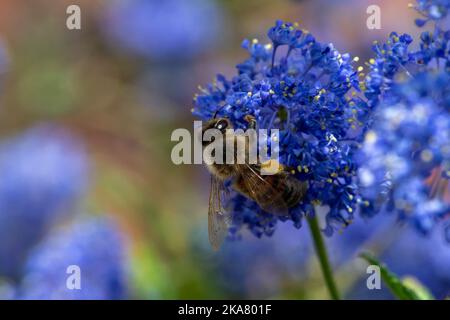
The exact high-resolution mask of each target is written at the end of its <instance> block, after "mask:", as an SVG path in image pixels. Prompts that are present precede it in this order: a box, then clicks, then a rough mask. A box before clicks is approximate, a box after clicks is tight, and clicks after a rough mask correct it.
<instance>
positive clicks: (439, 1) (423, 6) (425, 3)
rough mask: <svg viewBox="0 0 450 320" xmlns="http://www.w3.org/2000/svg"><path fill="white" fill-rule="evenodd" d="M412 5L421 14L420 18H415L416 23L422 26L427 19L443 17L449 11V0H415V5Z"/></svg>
mask: <svg viewBox="0 0 450 320" xmlns="http://www.w3.org/2000/svg"><path fill="white" fill-rule="evenodd" d="M413 7H414V8H415V9H416V10H417V12H418V13H419V14H420V15H421V16H422V18H420V19H416V21H415V22H416V25H417V26H419V27H422V26H424V25H425V24H426V23H427V22H429V21H438V20H443V19H445V18H446V17H447V15H448V12H449V11H450V1H448V0H417V5H416V6H413Z"/></svg>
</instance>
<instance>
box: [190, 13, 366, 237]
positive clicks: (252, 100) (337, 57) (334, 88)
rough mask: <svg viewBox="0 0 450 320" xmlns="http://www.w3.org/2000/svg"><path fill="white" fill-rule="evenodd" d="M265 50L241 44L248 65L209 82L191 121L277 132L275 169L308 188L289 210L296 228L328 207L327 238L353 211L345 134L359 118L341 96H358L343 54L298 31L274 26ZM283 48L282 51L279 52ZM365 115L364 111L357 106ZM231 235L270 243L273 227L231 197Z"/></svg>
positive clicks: (267, 217)
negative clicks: (245, 233)
mask: <svg viewBox="0 0 450 320" xmlns="http://www.w3.org/2000/svg"><path fill="white" fill-rule="evenodd" d="M268 35H269V38H270V39H271V40H272V43H268V44H260V43H259V41H258V40H256V39H255V40H253V41H249V40H246V41H244V42H243V47H244V48H245V49H246V50H247V51H248V52H249V58H248V59H246V60H245V61H244V62H242V63H240V64H238V65H237V70H238V73H237V75H236V76H234V77H233V78H232V79H227V78H225V77H224V76H222V75H219V76H217V79H216V81H215V82H214V83H213V84H210V85H208V86H207V88H205V89H202V92H201V93H200V94H199V95H197V96H196V97H195V99H194V100H195V108H194V114H195V115H196V116H198V117H200V118H201V119H204V120H207V119H210V118H212V117H213V115H214V114H215V113H217V114H218V115H219V116H224V117H228V118H229V119H230V121H231V122H232V123H233V125H234V127H235V128H245V127H246V122H245V120H244V117H245V116H246V115H248V114H250V115H253V116H254V117H255V118H256V120H257V123H258V126H259V128H264V129H279V130H280V141H279V145H280V161H281V163H282V164H283V165H285V166H287V167H290V168H294V169H293V171H292V175H293V176H294V177H295V178H297V179H299V180H303V181H307V182H308V184H309V191H308V195H307V197H306V198H305V199H304V200H303V202H302V203H301V204H299V205H298V206H297V207H295V208H292V209H291V210H290V214H289V217H286V218H281V219H291V220H292V221H293V222H294V224H295V225H296V226H297V227H300V225H301V219H302V217H303V216H304V215H305V214H314V205H315V204H322V205H323V206H328V207H329V212H328V214H327V222H328V224H327V228H326V231H327V232H328V233H332V231H333V229H334V225H337V226H342V225H346V224H347V223H348V220H351V219H352V216H353V209H354V207H355V206H356V197H355V186H354V184H353V176H354V174H355V168H354V163H353V160H352V154H353V151H354V148H353V144H352V143H351V142H349V140H352V138H353V137H352V133H351V132H352V131H354V130H355V129H357V127H358V126H359V124H358V121H357V114H358V112H361V110H359V109H358V107H359V105H358V104H357V103H355V102H354V101H353V100H352V98H351V97H349V94H350V93H351V92H352V91H353V90H359V82H358V75H357V72H356V71H355V70H354V68H353V66H352V63H353V61H356V60H357V59H352V58H351V57H350V55H349V54H341V53H339V52H338V51H337V50H336V49H335V48H334V46H333V45H332V44H324V43H320V42H318V41H316V40H315V39H314V37H313V36H312V35H311V34H310V33H309V32H307V31H306V30H300V29H298V28H297V26H296V25H294V24H290V23H284V22H281V21H278V22H277V23H276V25H275V26H274V27H272V28H271V29H269V32H268ZM283 46H286V48H287V50H285V51H282V47H283ZM361 106H363V107H365V106H364V105H361ZM232 206H233V208H234V212H235V214H234V227H233V228H232V231H237V230H238V229H239V227H240V226H242V225H246V226H247V227H248V228H249V229H250V230H251V231H252V232H253V233H254V234H255V235H257V236H261V235H262V234H266V235H271V234H272V232H273V229H274V226H275V224H276V221H277V220H278V218H277V217H275V216H273V215H272V214H271V213H270V212H263V211H262V210H261V209H260V208H259V207H258V206H257V204H256V203H255V202H253V201H251V200H249V199H247V198H245V197H243V196H241V195H239V194H235V195H234V197H233V200H232Z"/></svg>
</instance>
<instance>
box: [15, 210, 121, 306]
mask: <svg viewBox="0 0 450 320" xmlns="http://www.w3.org/2000/svg"><path fill="white" fill-rule="evenodd" d="M126 261H127V260H126V248H125V243H124V239H123V235H122V233H121V232H120V231H119V230H118V228H117V226H116V225H115V224H114V223H113V222H112V221H110V220H108V219H105V218H100V217H97V218H89V219H79V220H76V221H75V222H73V223H71V224H69V225H66V226H63V227H61V229H59V230H55V231H54V232H53V233H52V234H50V235H49V236H48V237H47V238H46V239H45V240H44V241H43V242H42V243H40V244H39V245H38V246H37V247H36V248H35V249H34V250H33V251H32V252H31V254H30V256H29V258H28V260H27V262H26V266H25V271H24V277H23V280H22V282H21V285H20V288H19V290H18V296H17V298H19V299H45V300H48V299H77V300H78V299H96V300H97V299H102V300H103V299H125V298H127V294H128V288H127V272H128V271H127V270H128V266H127V263H126ZM69 266H77V267H79V271H80V287H81V288H80V289H74V288H68V287H67V279H68V277H69V276H70V275H71V274H70V273H69V274H68V273H67V270H68V267H69Z"/></svg>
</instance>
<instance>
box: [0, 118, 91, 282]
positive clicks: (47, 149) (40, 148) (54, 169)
mask: <svg viewBox="0 0 450 320" xmlns="http://www.w3.org/2000/svg"><path fill="white" fill-rule="evenodd" d="M87 166H88V165H87V159H86V154H85V152H84V150H83V149H82V147H81V146H80V144H79V143H78V142H77V141H76V140H75V139H73V138H72V137H71V136H70V135H69V134H68V133H67V132H65V131H63V130H61V129H58V128H55V127H51V126H38V127H35V128H32V129H30V130H28V131H26V132H25V133H22V134H20V135H18V136H15V137H12V138H9V139H7V140H4V141H2V142H1V143H0V275H1V276H6V277H11V278H17V277H18V276H19V274H20V266H21V264H22V262H23V261H24V259H25V256H26V254H27V253H28V251H29V250H30V249H31V247H32V246H33V245H35V244H36V242H37V241H39V240H40V239H41V237H42V236H43V234H44V233H45V232H46V231H47V229H48V228H50V227H51V226H52V225H53V224H55V223H56V222H58V221H60V220H62V219H65V218H67V217H69V216H71V215H72V213H73V212H74V211H73V207H74V205H75V203H76V202H77V200H78V199H79V197H80V196H81V195H82V193H83V192H84V190H85V188H86V186H87V174H88V173H87Z"/></svg>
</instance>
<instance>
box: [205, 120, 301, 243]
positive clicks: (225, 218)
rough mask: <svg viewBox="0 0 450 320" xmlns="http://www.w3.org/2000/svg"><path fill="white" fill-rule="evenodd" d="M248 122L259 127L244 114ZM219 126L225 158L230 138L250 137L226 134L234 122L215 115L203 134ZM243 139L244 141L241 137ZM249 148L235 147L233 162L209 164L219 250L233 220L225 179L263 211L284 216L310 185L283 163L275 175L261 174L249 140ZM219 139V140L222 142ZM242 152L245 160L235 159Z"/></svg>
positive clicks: (212, 237)
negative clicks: (226, 203) (251, 155)
mask: <svg viewBox="0 0 450 320" xmlns="http://www.w3.org/2000/svg"><path fill="white" fill-rule="evenodd" d="M244 119H245V120H246V121H247V123H248V128H252V129H255V128H256V120H255V118H254V117H253V116H249V115H248V116H246V117H245V118H244ZM212 128H214V129H217V130H219V131H220V133H221V135H220V139H222V141H223V145H224V151H225V152H224V159H225V158H226V153H227V146H228V144H227V140H228V139H232V141H228V142H229V143H234V145H235V146H236V145H238V143H239V141H238V140H240V139H248V136H246V135H230V134H226V130H227V129H233V128H232V124H231V122H230V120H229V119H227V118H216V117H214V118H213V119H211V120H210V121H208V122H207V123H206V124H204V125H203V127H202V137H203V136H204V133H205V131H206V130H208V129H212ZM240 142H241V143H242V142H243V141H240ZM245 142H246V143H245V146H246V148H245V149H244V150H239V148H233V151H231V150H228V152H233V157H234V160H235V161H233V164H227V163H226V162H225V161H223V164H218V163H216V162H214V161H210V162H209V163H211V164H207V168H208V170H209V172H210V173H211V190H210V196H209V209H208V233H209V242H210V244H211V246H212V248H213V249H214V250H218V249H219V248H220V246H221V244H222V242H223V241H224V239H225V237H226V235H227V233H228V226H229V224H230V223H231V216H230V214H229V212H228V211H227V210H226V209H225V208H224V205H223V203H224V202H223V199H224V197H225V196H226V195H227V191H226V189H225V186H224V182H225V181H226V180H229V179H231V181H232V188H233V189H234V190H236V191H238V192H239V193H241V194H242V195H244V196H245V197H247V198H249V199H251V200H253V201H255V202H256V203H257V204H258V206H259V207H260V208H261V209H263V210H264V211H267V212H270V213H272V214H276V215H281V216H285V215H287V214H288V209H289V208H290V207H293V206H295V205H297V204H298V203H299V202H300V201H301V200H302V199H303V198H304V196H305V194H306V192H307V189H308V185H307V183H306V182H303V181H300V180H298V179H296V178H295V177H293V176H292V175H290V172H288V171H287V170H286V168H284V167H282V166H281V165H280V167H279V168H280V170H278V171H277V173H275V174H273V175H262V174H261V169H262V166H263V165H264V164H261V163H260V162H259V161H258V162H257V163H256V164H250V163H249V161H248V159H249V155H248V153H249V143H248V140H246V141H245ZM210 143H212V141H202V145H203V148H205V147H206V146H208V145H209V144H210ZM219 143H220V142H219ZM239 152H245V155H240V156H241V157H242V156H243V157H244V159H245V161H244V163H242V164H239V163H238V161H236V160H237V159H238V157H239V154H238V153H239Z"/></svg>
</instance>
